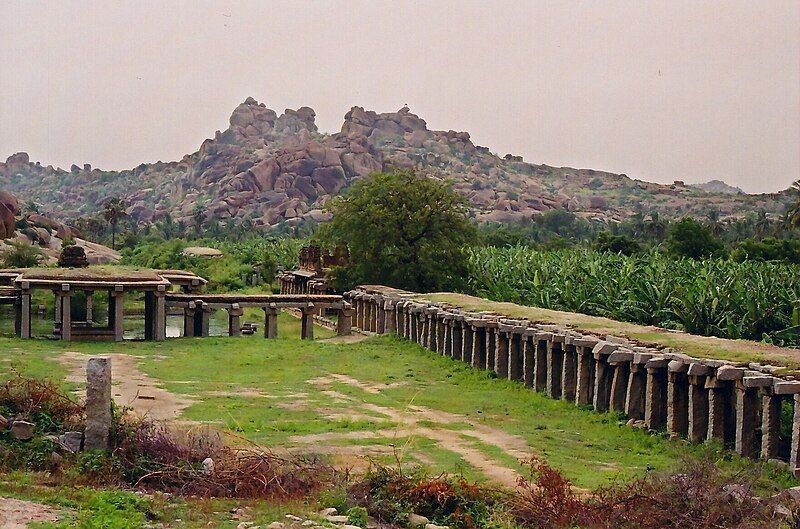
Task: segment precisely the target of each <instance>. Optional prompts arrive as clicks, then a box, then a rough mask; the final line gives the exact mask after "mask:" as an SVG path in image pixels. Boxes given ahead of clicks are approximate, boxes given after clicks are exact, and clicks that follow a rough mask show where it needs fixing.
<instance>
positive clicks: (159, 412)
mask: <svg viewBox="0 0 800 529" xmlns="http://www.w3.org/2000/svg"><path fill="white" fill-rule="evenodd" d="M103 356H107V357H109V358H111V380H112V389H111V392H112V395H113V398H114V402H116V403H117V404H118V405H120V406H127V407H129V408H131V409H132V410H133V412H134V413H136V414H137V415H139V416H141V417H148V418H150V419H153V420H159V421H174V420H177V419H178V417H179V416H180V414H181V412H182V411H183V410H184V409H186V408H188V407H189V406H191V405H192V404H193V401H192V400H190V399H188V398H186V397H185V396H179V395H175V394H174V393H170V392H169V391H167V390H165V389H164V388H162V387H161V386H160V385H159V382H158V381H157V380H156V379H154V378H151V377H149V376H147V375H146V374H144V373H142V371H140V370H139V365H138V360H137V358H136V357H135V356H131V355H126V354H121V353H110V354H107V355H103ZM89 358H90V357H89V355H85V354H81V353H76V352H70V351H67V352H64V353H62V354H61V355H60V356H59V357H58V360H59V362H60V363H61V364H62V365H64V366H65V367H67V368H68V369H69V370H70V373H69V375H68V376H67V381H69V382H75V383H80V384H83V383H85V382H86V361H87V360H88V359H89Z"/></svg>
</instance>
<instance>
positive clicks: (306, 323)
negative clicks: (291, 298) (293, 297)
mask: <svg viewBox="0 0 800 529" xmlns="http://www.w3.org/2000/svg"><path fill="white" fill-rule="evenodd" d="M300 312H301V313H302V326H301V327H302V328H301V334H300V338H301V339H303V340H313V339H314V304H313V303H308V304H307V305H306V306H305V307H303V308H302V309H300Z"/></svg>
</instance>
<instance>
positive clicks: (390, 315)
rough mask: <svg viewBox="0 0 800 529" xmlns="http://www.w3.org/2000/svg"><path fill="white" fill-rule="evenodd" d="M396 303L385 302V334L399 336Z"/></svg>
mask: <svg viewBox="0 0 800 529" xmlns="http://www.w3.org/2000/svg"><path fill="white" fill-rule="evenodd" d="M396 303H397V302H396V301H394V300H392V299H387V300H386V301H384V302H383V314H384V317H383V320H384V326H383V332H385V333H386V334H397V314H395V305H396Z"/></svg>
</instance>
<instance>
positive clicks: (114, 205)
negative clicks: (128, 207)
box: [103, 198, 128, 250]
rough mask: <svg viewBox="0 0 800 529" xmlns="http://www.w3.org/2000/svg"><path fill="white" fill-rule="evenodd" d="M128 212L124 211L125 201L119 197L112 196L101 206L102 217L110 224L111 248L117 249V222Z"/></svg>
mask: <svg viewBox="0 0 800 529" xmlns="http://www.w3.org/2000/svg"><path fill="white" fill-rule="evenodd" d="M127 216H128V214H127V213H125V202H123V201H122V200H121V199H119V198H112V199H110V200H109V201H108V202H106V203H105V206H103V218H104V219H106V222H108V223H109V224H111V249H112V250H116V249H117V224H119V221H120V220H121V219H123V218H125V217H127Z"/></svg>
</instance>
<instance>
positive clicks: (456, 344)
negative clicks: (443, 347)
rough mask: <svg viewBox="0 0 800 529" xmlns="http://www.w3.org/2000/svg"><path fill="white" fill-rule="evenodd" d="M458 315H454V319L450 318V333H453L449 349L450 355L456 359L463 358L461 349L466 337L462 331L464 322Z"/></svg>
mask: <svg viewBox="0 0 800 529" xmlns="http://www.w3.org/2000/svg"><path fill="white" fill-rule="evenodd" d="M458 318H459V317H458V316H454V317H453V319H452V320H450V334H451V340H450V342H451V344H452V347H450V350H449V351H448V356H450V357H451V358H454V359H456V360H460V359H461V349H462V343H461V342H462V339H463V338H464V336H463V334H462V333H461V324H462V322H461V321H459V319H458Z"/></svg>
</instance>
